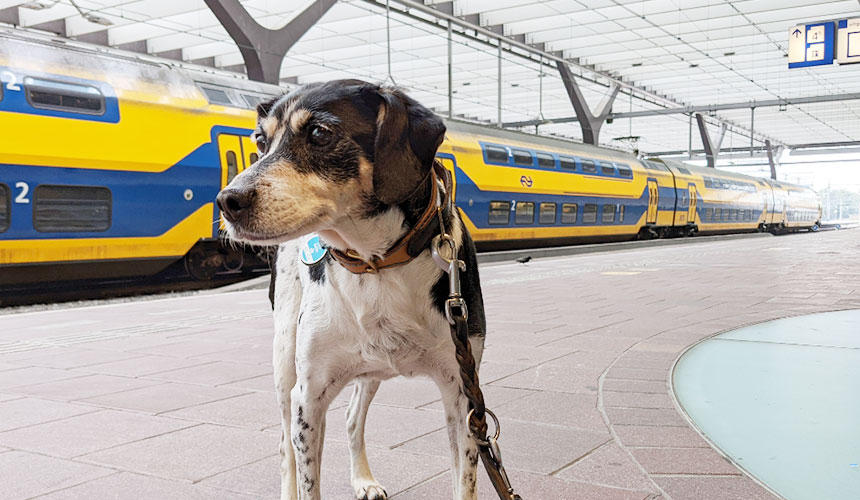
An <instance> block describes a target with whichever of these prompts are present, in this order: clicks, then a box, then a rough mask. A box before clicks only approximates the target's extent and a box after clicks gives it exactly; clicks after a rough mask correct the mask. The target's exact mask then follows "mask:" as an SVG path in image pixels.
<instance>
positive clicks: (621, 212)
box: [618, 205, 624, 222]
mask: <svg viewBox="0 0 860 500" xmlns="http://www.w3.org/2000/svg"><path fill="white" fill-rule="evenodd" d="M618 222H624V205H618Z"/></svg>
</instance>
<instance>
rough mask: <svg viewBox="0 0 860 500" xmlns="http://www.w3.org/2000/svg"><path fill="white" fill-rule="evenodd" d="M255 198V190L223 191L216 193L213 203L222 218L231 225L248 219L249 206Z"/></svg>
mask: <svg viewBox="0 0 860 500" xmlns="http://www.w3.org/2000/svg"><path fill="white" fill-rule="evenodd" d="M256 197H257V190H256V189H235V188H233V189H224V190H222V191H221V192H220V193H218V197H217V198H216V199H215V201H216V202H217V204H218V209H219V210H221V213H222V214H224V218H225V219H227V220H228V221H230V222H231V223H232V224H236V223H237V222H243V221H246V220H247V219H248V214H249V213H250V212H251V210H250V209H251V206H252V205H253V204H254V199H255V198H256Z"/></svg>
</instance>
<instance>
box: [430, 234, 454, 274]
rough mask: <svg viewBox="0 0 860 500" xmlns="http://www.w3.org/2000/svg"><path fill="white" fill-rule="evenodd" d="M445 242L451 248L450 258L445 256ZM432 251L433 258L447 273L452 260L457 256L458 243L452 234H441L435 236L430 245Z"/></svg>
mask: <svg viewBox="0 0 860 500" xmlns="http://www.w3.org/2000/svg"><path fill="white" fill-rule="evenodd" d="M445 243H447V244H448V247H449V248H450V249H451V258H450V259H449V258H447V257H445V256H444V255H443V253H442V245H443V244H445ZM430 253H431V255H432V256H433V260H434V261H435V262H436V265H437V266H439V268H440V269H442V270H443V271H445V272H446V273H447V272H448V268H449V267H450V265H451V261H453V260H454V259H455V258H456V257H457V243H456V242H455V241H454V238H453V237H452V236H451V235H450V234H448V233H442V234H439V235H437V236H435V237H434V238H433V244H432V245H431V246H430Z"/></svg>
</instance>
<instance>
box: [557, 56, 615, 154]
mask: <svg viewBox="0 0 860 500" xmlns="http://www.w3.org/2000/svg"><path fill="white" fill-rule="evenodd" d="M556 66H557V67H558V71H559V73H561V81H562V82H564V88H565V89H566V90H567V96H568V97H569V98H570V103H571V104H573V109H574V111H576V118H577V120H578V121H579V126H580V127H581V128H582V141H583V142H585V143H586V144H593V145H595V146H596V145H597V140H598V138H599V137H600V127H602V126H603V122H604V121H606V117H607V116H608V115H609V112H610V111H612V103H613V102H614V101H615V97H616V96H618V90H619V89H620V87H618V85H615V84H613V85H612V87H610V90H609V95H608V96H606V98H604V99H603V101H602V102H601V103H600V104H599V105H598V108H597V109H598V112H597V116H595V115H593V114H591V110H590V109H589V108H588V104H587V103H586V102H585V98H584V97H583V95H582V91H581V90H579V85H577V83H576V80H574V77H573V73H571V71H570V68H568V67H567V64H564V63H563V62H561V61H556Z"/></svg>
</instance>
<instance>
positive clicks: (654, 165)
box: [642, 160, 666, 171]
mask: <svg viewBox="0 0 860 500" xmlns="http://www.w3.org/2000/svg"><path fill="white" fill-rule="evenodd" d="M642 164H643V165H645V168H647V169H648V170H658V171H665V170H666V167H665V165H663V164H662V163H658V162H656V161H650V160H642Z"/></svg>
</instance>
